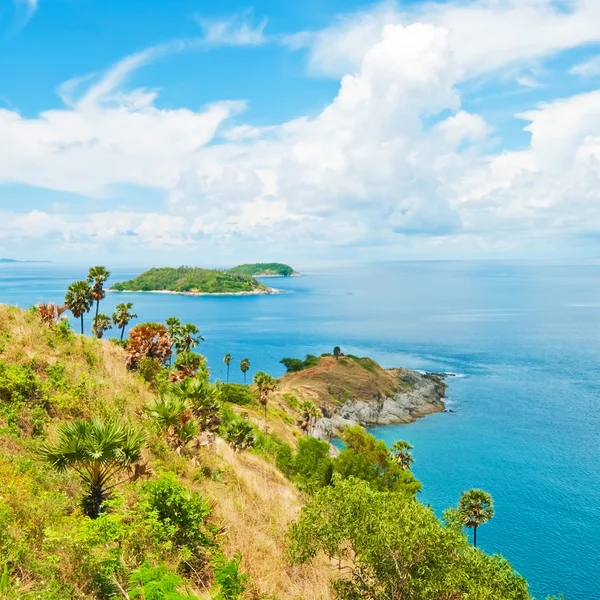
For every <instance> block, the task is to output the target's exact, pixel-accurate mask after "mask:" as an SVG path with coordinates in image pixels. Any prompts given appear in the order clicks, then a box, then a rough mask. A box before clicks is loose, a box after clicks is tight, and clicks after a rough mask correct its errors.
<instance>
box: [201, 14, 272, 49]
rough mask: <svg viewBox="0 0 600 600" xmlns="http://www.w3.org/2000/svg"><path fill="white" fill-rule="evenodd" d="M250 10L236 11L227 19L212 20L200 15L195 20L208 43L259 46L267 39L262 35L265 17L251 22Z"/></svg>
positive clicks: (265, 23) (265, 22)
mask: <svg viewBox="0 0 600 600" xmlns="http://www.w3.org/2000/svg"><path fill="white" fill-rule="evenodd" d="M252 16H253V14H252V11H245V12H242V13H236V14H234V15H232V16H230V17H228V18H227V19H220V20H212V19H206V18H204V17H201V16H197V17H196V22H197V23H198V24H199V25H200V27H201V28H202V31H203V33H204V40H205V41H206V42H207V43H208V44H214V45H223V46H259V45H261V44H264V43H265V42H266V41H267V38H266V37H265V35H264V30H265V27H266V26H267V19H266V18H263V19H262V20H261V21H260V22H259V23H258V24H257V25H253V24H252V22H251V21H252Z"/></svg>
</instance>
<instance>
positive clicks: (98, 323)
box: [92, 313, 112, 339]
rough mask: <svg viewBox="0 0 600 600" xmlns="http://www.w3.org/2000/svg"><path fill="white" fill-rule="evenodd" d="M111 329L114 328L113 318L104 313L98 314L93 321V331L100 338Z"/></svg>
mask: <svg viewBox="0 0 600 600" xmlns="http://www.w3.org/2000/svg"><path fill="white" fill-rule="evenodd" d="M109 329H112V320H111V318H110V317H109V316H108V315H105V314H104V313H99V314H97V315H96V316H95V317H94V320H93V321H92V333H93V334H94V335H95V336H96V337H97V338H98V339H100V338H101V337H102V336H103V335H104V332H105V331H108V330H109Z"/></svg>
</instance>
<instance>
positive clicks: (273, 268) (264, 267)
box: [229, 262, 299, 277]
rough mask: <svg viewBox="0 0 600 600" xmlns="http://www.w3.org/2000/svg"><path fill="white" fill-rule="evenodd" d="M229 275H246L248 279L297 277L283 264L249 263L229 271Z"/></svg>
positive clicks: (295, 273) (288, 266)
mask: <svg viewBox="0 0 600 600" xmlns="http://www.w3.org/2000/svg"><path fill="white" fill-rule="evenodd" d="M229 273H235V274H238V275H248V276H249V277H291V276H292V275H299V273H297V272H296V271H294V269H292V267H290V265H284V264H283V263H276V262H273V263H251V264H245V265H239V266H237V267H233V269H229Z"/></svg>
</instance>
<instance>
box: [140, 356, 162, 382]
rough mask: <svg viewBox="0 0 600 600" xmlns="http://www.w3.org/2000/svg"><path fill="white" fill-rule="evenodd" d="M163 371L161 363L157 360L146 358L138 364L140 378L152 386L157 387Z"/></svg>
mask: <svg viewBox="0 0 600 600" xmlns="http://www.w3.org/2000/svg"><path fill="white" fill-rule="evenodd" d="M161 369H162V365H161V363H160V362H159V361H158V360H157V359H156V358H151V357H149V356H144V357H143V358H142V359H140V362H139V363H138V373H139V374H140V377H141V378H142V379H143V380H144V381H145V382H146V383H149V384H150V385H151V386H153V387H156V382H157V377H158V374H159V373H160V371H161Z"/></svg>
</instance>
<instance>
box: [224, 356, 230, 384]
mask: <svg viewBox="0 0 600 600" xmlns="http://www.w3.org/2000/svg"><path fill="white" fill-rule="evenodd" d="M223 362H224V363H225V364H226V365H227V383H229V365H230V364H231V354H229V352H228V353H227V354H226V355H225V356H224V357H223Z"/></svg>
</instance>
